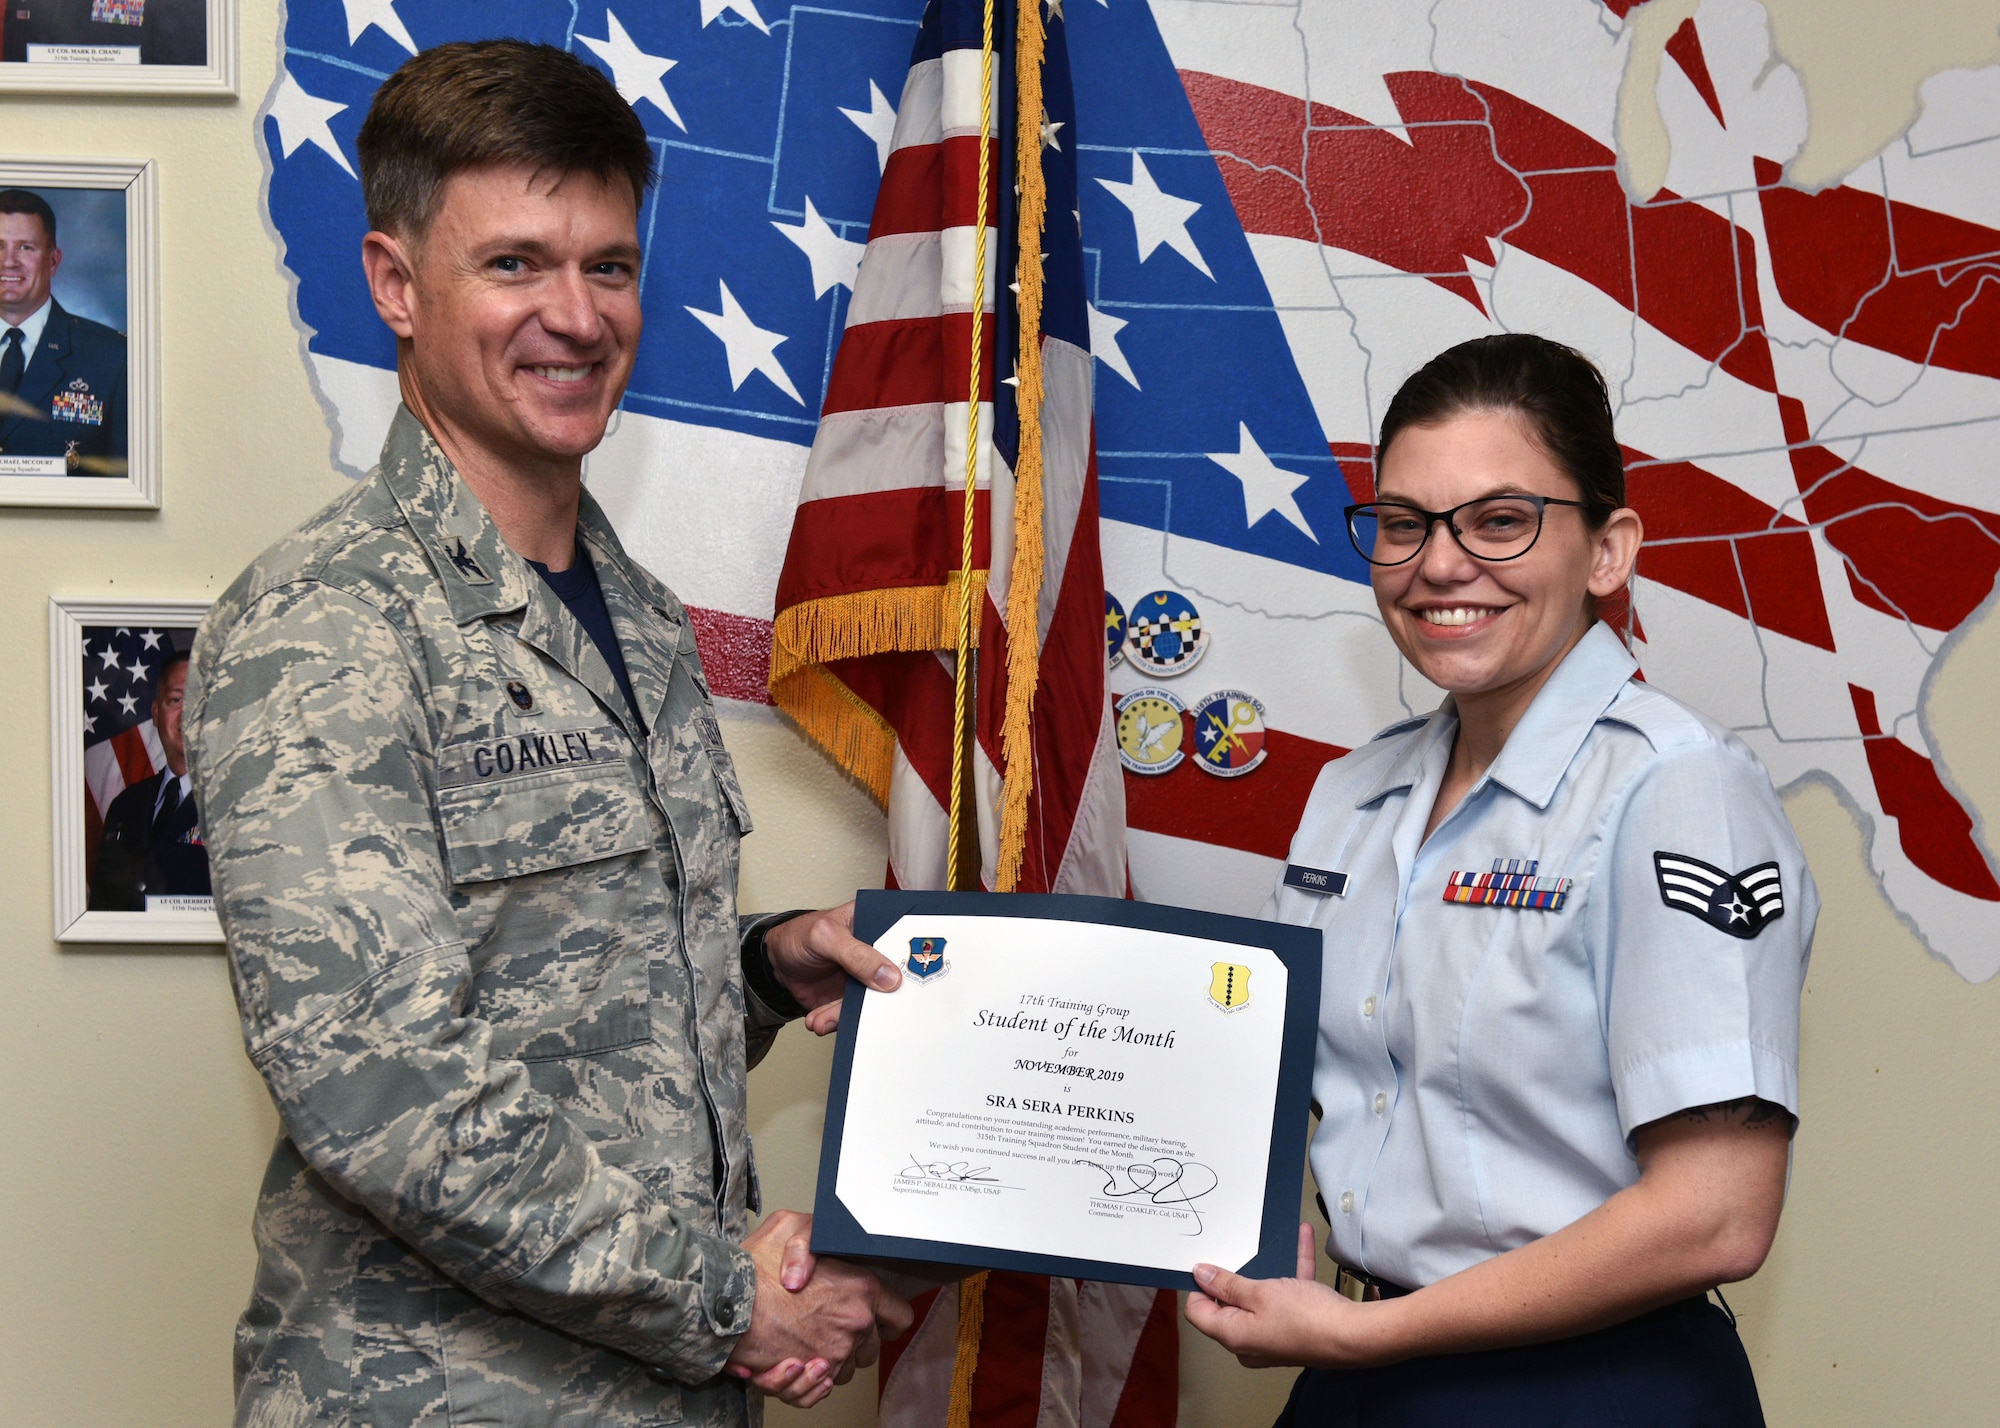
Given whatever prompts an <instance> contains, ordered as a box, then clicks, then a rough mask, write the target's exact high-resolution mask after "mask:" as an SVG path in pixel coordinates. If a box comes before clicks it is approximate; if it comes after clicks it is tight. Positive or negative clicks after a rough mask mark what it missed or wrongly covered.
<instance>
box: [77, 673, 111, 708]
mask: <svg viewBox="0 0 2000 1428" xmlns="http://www.w3.org/2000/svg"><path fill="white" fill-rule="evenodd" d="M83 692H84V693H85V694H88V695H89V696H90V697H91V698H92V699H95V700H96V701H97V702H98V703H100V704H102V703H103V702H104V701H105V700H106V699H108V698H110V697H111V690H110V688H109V686H107V685H106V684H105V682H104V681H103V679H101V678H100V679H96V680H93V681H92V682H91V683H90V684H89V685H87V686H85V688H84V691H83Z"/></svg>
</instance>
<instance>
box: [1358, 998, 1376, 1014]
mask: <svg viewBox="0 0 2000 1428" xmlns="http://www.w3.org/2000/svg"><path fill="white" fill-rule="evenodd" d="M1361 1014H1362V1015H1363V1016H1370V1017H1372V1016H1374V1015H1375V998H1373V997H1369V998H1368V999H1367V1000H1365V1001H1363V1002H1362V1003H1361Z"/></svg>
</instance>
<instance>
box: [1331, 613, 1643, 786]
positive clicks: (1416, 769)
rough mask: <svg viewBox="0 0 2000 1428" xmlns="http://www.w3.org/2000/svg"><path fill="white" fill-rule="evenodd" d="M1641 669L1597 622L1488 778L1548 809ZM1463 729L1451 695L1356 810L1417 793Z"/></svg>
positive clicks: (1539, 694)
mask: <svg viewBox="0 0 2000 1428" xmlns="http://www.w3.org/2000/svg"><path fill="white" fill-rule="evenodd" d="M1638 668H1639V664H1638V661H1636V660H1634V659H1633V658H1632V655H1631V653H1630V651H1628V650H1627V649H1626V648H1625V646H1624V645H1623V644H1622V643H1620V641H1619V639H1618V636H1616V635H1615V634H1613V633H1612V632H1611V630H1610V628H1609V627H1608V626H1606V625H1605V624H1604V623H1603V622H1602V621H1592V623H1591V627H1590V629H1588V630H1587V631H1585V632H1584V636H1583V638H1582V639H1581V640H1579V641H1578V642H1577V645H1576V648H1574V649H1572V650H1571V651H1570V652H1569V653H1568V654H1567V655H1565V656H1563V661H1562V663H1561V664H1560V665H1558V666H1557V667H1556V671H1555V673H1554V674H1552V675H1550V676H1549V680H1548V683H1546V684H1544V685H1543V686H1542V687H1541V689H1540V690H1539V691H1537V692H1536V694H1535V698H1534V702H1533V703H1531V704H1530V705H1529V706H1528V712H1527V713H1526V714H1524V715H1522V716H1521V722H1520V723H1519V724H1516V725H1515V726H1514V732H1513V733H1511V734H1509V735H1508V736H1507V743H1506V746H1505V747H1503V748H1502V749H1501V750H1500V757H1499V758H1497V759H1495V760H1494V761H1493V766H1492V767H1491V768H1490V769H1488V770H1487V771H1486V777H1487V778H1488V779H1489V780H1491V781H1492V782H1494V783H1497V784H1500V785H1502V786H1503V787H1505V788H1507V789H1509V790H1511V791H1512V792H1513V793H1515V794H1517V795H1519V796H1520V797H1522V798H1524V799H1526V800H1527V801H1528V802H1529V803H1532V804H1534V805H1535V807H1537V808H1547V807H1548V806H1549V800H1550V799H1552V798H1554V797H1555V792H1556V785H1557V784H1559V783H1561V782H1562V776H1563V775H1564V774H1565V773H1567V772H1568V771H1569V766H1570V761H1571V760H1573V759H1574V758H1575V757H1576V753H1577V750H1578V749H1581V748H1582V747H1583V741H1584V739H1585V737H1587V736H1588V735H1589V733H1590V731H1591V729H1593V728H1594V727H1596V724H1597V721H1598V720H1599V719H1600V718H1601V717H1603V714H1604V711H1605V710H1606V709H1609V708H1610V707H1611V702H1612V701H1613V700H1614V699H1616V698H1617V697H1618V694H1619V691H1620V690H1622V689H1624V687H1625V685H1626V683H1627V682H1628V681H1629V680H1630V679H1631V678H1632V676H1633V674H1635V673H1636V672H1637V671H1638ZM1457 729H1458V705H1457V703H1456V701H1454V700H1453V699H1452V697H1451V696H1450V695H1446V696H1445V699H1444V702H1443V703H1442V704H1440V705H1439V706H1438V707H1437V711H1436V712H1435V713H1434V714H1432V715H1431V717H1430V721H1429V723H1427V724H1426V725H1425V726H1424V727H1423V729H1422V730H1421V731H1420V732H1419V733H1418V734H1417V737H1416V738H1414V739H1411V740H1410V741H1409V743H1408V744H1406V745H1405V746H1404V747H1403V749H1402V751H1401V752H1400V753H1398V754H1397V755H1396V757H1395V758H1394V759H1392V760H1390V762H1389V766H1388V767H1387V768H1385V769H1384V770H1383V771H1382V776H1381V777H1380V778H1378V779H1377V780H1376V781H1375V782H1374V783H1373V784H1372V785H1370V786H1369V787H1368V788H1367V790H1366V791H1364V792H1363V793H1362V795H1361V796H1360V797H1359V798H1357V799H1356V800H1355V801H1354V806H1355V807H1356V808H1362V807H1366V806H1367V805H1368V804H1370V803H1373V802H1374V801H1375V800H1376V799H1378V798H1380V797H1381V796H1382V795H1383V794H1385V793H1389V792H1392V791H1394V790H1396V789H1399V788H1400V789H1407V788H1414V787H1415V786H1416V785H1417V784H1418V783H1420V782H1422V781H1423V780H1424V777H1425V774H1426V771H1427V768H1428V766H1429V764H1430V762H1431V758H1432V753H1433V751H1434V750H1435V749H1436V748H1437V747H1438V746H1439V745H1440V744H1445V745H1448V744H1449V743H1450V741H1451V737H1452V735H1453V734H1454V733H1456V732H1457Z"/></svg>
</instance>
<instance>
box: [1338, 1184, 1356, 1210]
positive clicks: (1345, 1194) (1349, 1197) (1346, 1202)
mask: <svg viewBox="0 0 2000 1428" xmlns="http://www.w3.org/2000/svg"><path fill="white" fill-rule="evenodd" d="M1340 1213H1341V1214H1343V1215H1351V1214H1353V1213H1354V1192H1353V1191H1352V1190H1343V1191H1341V1192H1340Z"/></svg>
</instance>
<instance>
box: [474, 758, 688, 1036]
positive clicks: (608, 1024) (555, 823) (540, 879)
mask: <svg viewBox="0 0 2000 1428" xmlns="http://www.w3.org/2000/svg"><path fill="white" fill-rule="evenodd" d="M437 781H438V814H439V821H440V825H441V828H442V832H443V834H444V844H445V848H444V851H445V856H446V860H447V862H448V864H449V866H450V871H451V880H452V883H453V886H454V891H455V894H456V896H455V898H454V901H456V902H458V903H459V904H460V906H461V911H462V915H463V916H464V917H465V918H466V919H467V920H468V921H469V922H470V923H471V924H472V925H471V926H469V927H468V928H467V931H468V933H469V938H468V940H469V943H470V947H469V951H470V955H471V958H472V963H473V987H474V998H475V1003H474V1006H473V1007H472V1008H471V1010H473V1011H474V1012H475V1013H476V1014H477V1015H478V1016H480V1017H482V1018H484V1019H485V1020H486V1021H487V1022H489V1023H490V1024H491V1026H492V1028H493V1037H494V1043H493V1045H494V1050H495V1052H497V1053H498V1054H500V1055H504V1056H510V1057H517V1058H520V1059H522V1060H528V1061H535V1060H549V1059H557V1058H563V1057H572V1056H580V1055H590V1054H594V1053H596V1052H600V1051H604V1050H607V1049H610V1048H613V1047H618V1046H625V1045H630V1044H632V1043H634V1042H637V1041H643V1040H645V1039H647V1038H648V1037H649V1036H650V1035H651V1015H650V1010H649V998H650V986H649V971H648V961H647V957H646V953H645V948H644V939H643V929H644V928H645V927H646V926H647V925H649V924H650V923H653V922H656V921H657V920H658V919H659V917H660V916H661V908H660V906H659V905H658V904H659V895H660V888H659V878H658V874H657V871H655V870H654V869H653V868H652V867H651V860H650V859H640V858H633V857H630V856H627V855H630V854H635V853H642V852H645V851H647V850H649V849H650V848H652V846H653V842H654V830H653V821H652V819H651V817H650V816H649V814H648V811H647V803H646V796H645V794H644V793H643V792H642V791H641V789H640V788H639V787H638V785H637V783H636V781H635V780H634V778H633V774H632V762H631V754H630V744H629V742H628V740H627V738H626V736H625V734H624V732H623V731H622V730H620V729H619V728H618V727H617V726H616V725H614V724H610V723H608V722H607V723H601V724H595V723H585V722H581V721H579V722H575V723H571V724H566V725H563V726H559V727H551V728H548V729H536V730H532V731H516V732H513V733H509V734H504V735H503V734H501V733H499V732H497V731H491V730H488V731H483V732H481V733H478V734H475V735H473V736H469V737H461V738H458V739H454V740H453V741H451V742H449V743H447V744H446V745H445V746H444V747H443V748H442V749H441V750H440V751H439V754H438V763H437Z"/></svg>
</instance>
